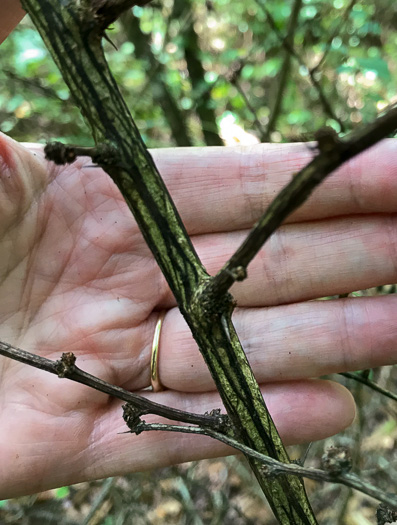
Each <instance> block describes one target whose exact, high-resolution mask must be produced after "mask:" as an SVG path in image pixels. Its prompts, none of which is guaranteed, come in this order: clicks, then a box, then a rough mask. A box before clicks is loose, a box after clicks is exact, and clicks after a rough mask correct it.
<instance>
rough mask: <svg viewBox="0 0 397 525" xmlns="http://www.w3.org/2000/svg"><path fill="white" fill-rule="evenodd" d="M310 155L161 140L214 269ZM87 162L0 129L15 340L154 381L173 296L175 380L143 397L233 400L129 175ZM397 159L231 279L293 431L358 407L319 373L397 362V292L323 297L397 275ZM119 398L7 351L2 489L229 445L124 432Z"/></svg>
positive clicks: (306, 430)
mask: <svg viewBox="0 0 397 525" xmlns="http://www.w3.org/2000/svg"><path fill="white" fill-rule="evenodd" d="M13 6H14V7H17V4H16V3H15V2H14V3H12V2H11V3H10V4H9V6H8V11H7V12H6V11H4V12H3V13H2V10H3V5H2V6H1V8H0V20H1V21H2V22H1V24H2V26H1V28H0V37H1V36H2V37H4V36H5V35H6V34H7V33H8V32H10V31H11V29H12V27H13V25H15V24H16V23H17V21H18V14H17V13H16V12H15V11H13ZM3 15H4V16H3ZM311 155H312V152H311V151H310V150H309V148H308V147H307V146H306V145H304V144H294V145H258V146H255V147H252V146H251V147H247V148H196V149H185V148H179V149H177V150H176V149H167V150H157V151H153V156H154V158H155V161H156V162H157V164H158V166H159V169H160V172H161V173H162V176H163V177H164V179H165V181H166V184H167V186H168V188H169V190H170V192H171V194H172V196H173V198H174V200H175V202H176V205H177V207H178V209H179V210H180V213H181V215H182V218H183V220H184V222H185V225H186V227H187V229H188V231H189V233H190V234H191V235H192V239H193V242H194V245H195V246H196V248H197V251H198V253H199V255H200V257H201V258H202V260H203V263H204V264H205V266H206V267H207V268H208V270H209V271H210V273H214V272H216V271H217V269H219V268H220V266H221V265H222V264H223V263H224V262H225V261H226V260H227V258H228V257H229V256H230V255H231V254H232V252H233V251H234V250H235V249H236V248H237V246H238V245H239V243H240V242H241V241H242V239H243V238H244V236H245V235H246V234H247V231H248V230H249V228H250V227H251V226H252V225H253V223H254V222H255V220H257V219H258V217H259V216H260V214H261V212H262V211H263V210H264V209H265V207H266V205H267V204H268V203H269V202H270V201H271V199H272V198H274V196H275V195H276V194H277V192H278V191H279V190H280V189H281V188H282V187H283V186H284V185H285V184H286V183H287V182H288V181H289V180H290V178H291V176H292V174H293V173H294V172H296V171H297V170H298V169H299V168H301V167H303V166H304V165H305V163H306V162H307V161H308V160H309V159H310V156H311ZM89 164H90V161H89V160H86V159H80V160H79V161H78V162H76V163H75V164H74V165H72V166H62V167H54V165H52V164H48V163H47V162H46V161H45V160H44V159H43V154H42V148H41V146H37V145H26V146H23V145H20V144H17V143H15V142H14V141H12V140H11V139H9V138H7V137H5V136H4V135H1V136H0V253H1V258H0V297H1V302H0V339H1V340H4V341H7V342H9V343H12V344H14V345H16V346H19V347H21V348H23V349H25V350H28V351H31V352H35V353H37V354H39V355H42V356H45V357H48V358H50V359H58V358H59V356H60V354H61V353H62V352H65V351H72V352H74V353H75V354H76V356H77V364H78V365H79V366H80V367H81V368H83V369H84V370H86V371H88V372H90V373H92V374H95V375H97V376H99V377H101V378H102V379H105V380H106V381H109V382H111V383H113V384H116V385H120V386H122V387H124V388H126V389H129V390H131V391H138V390H140V389H142V388H145V387H148V386H149V384H150V378H149V361H150V349H151V343H152V338H153V332H154V327H155V324H156V320H157V318H158V313H159V311H161V310H162V309H166V310H167V314H166V317H165V321H164V325H163V329H162V333H161V339H160V357H159V373H160V378H161V381H162V382H163V384H164V385H165V387H166V390H165V391H164V392H159V393H150V392H146V393H145V395H147V396H148V397H150V398H151V399H153V400H155V401H157V402H159V403H163V404H165V405H169V406H173V407H177V408H181V409H183V410H189V411H193V412H196V413H202V412H204V411H206V410H210V409H212V408H216V407H219V406H221V403H220V400H219V397H218V395H217V393H216V391H215V388H214V385H213V382H212V379H211V377H210V375H209V373H208V371H207V369H206V367H205V364H204V362H203V360H202V358H201V356H200V354H199V351H198V349H197V347H196V345H195V343H194V342H193V340H192V338H191V336H190V335H189V331H188V329H187V327H186V325H185V323H184V321H183V319H182V317H181V315H180V314H179V312H178V310H177V308H176V306H175V302H174V300H173V297H172V295H171V293H170V291H169V289H168V287H167V285H166V283H165V280H164V278H163V277H162V275H161V272H160V271H159V269H158V267H157V266H156V264H155V262H154V260H153V258H152V256H151V254H150V251H149V249H148V248H147V247H146V245H145V243H144V241H143V239H142V236H141V234H140V232H139V230H138V228H137V226H136V224H135V222H134V220H133V218H132V216H131V214H130V212H129V210H128V208H127V206H126V204H125V203H124V201H123V199H122V197H121V195H120V193H119V191H118V190H117V188H116V187H115V185H114V184H113V182H112V181H110V179H109V178H108V177H107V176H106V174H104V173H103V172H102V171H101V170H100V169H93V168H90V169H88V168H86V167H85V166H87V165H89ZM396 175H397V141H395V140H387V141H384V142H382V143H381V144H380V145H378V146H376V147H374V148H372V149H371V150H370V151H368V152H365V153H364V154H362V155H360V156H359V157H358V158H356V159H353V161H351V162H350V163H348V164H347V165H345V166H343V167H342V168H341V169H339V170H338V171H337V172H336V173H335V174H334V175H332V176H331V177H330V178H329V179H328V180H327V181H326V182H325V183H324V184H323V185H321V186H320V187H319V188H318V189H317V190H316V191H315V192H314V194H313V195H312V196H311V198H310V199H309V201H308V202H307V203H305V204H304V206H303V207H302V208H301V209H300V210H298V211H297V212H296V213H295V214H294V215H293V216H292V217H291V218H290V219H289V220H288V221H287V223H286V224H285V225H284V226H283V227H282V228H281V229H280V230H279V231H278V232H277V233H276V234H275V235H274V236H273V237H272V238H271V240H270V241H269V242H268V243H267V244H266V245H265V246H264V248H263V249H262V250H261V252H260V254H259V255H258V256H257V257H256V258H255V260H254V261H253V262H252V264H251V265H250V267H249V278H248V279H247V280H246V281H244V282H243V283H239V284H238V285H235V286H234V287H233V289H232V291H233V294H234V296H235V298H236V299H237V302H238V308H237V309H236V311H235V313H234V321H235V324H236V328H237V330H238V333H239V335H240V337H241V340H242V343H243V346H244V347H245V349H246V351H247V354H248V357H249V360H250V362H251V364H252V367H253V369H254V372H255V374H256V377H257V379H258V381H259V382H260V384H261V386H262V390H263V393H264V397H265V400H266V402H267V404H268V407H269V409H270V412H271V414H272V415H273V418H274V420H275V422H276V425H277V427H278V429H279V431H280V433H281V435H282V437H283V439H284V441H285V443H286V444H292V443H302V442H307V441H311V440H316V439H321V438H324V437H326V436H330V435H332V434H335V433H337V432H339V431H341V430H342V429H343V428H345V427H346V426H348V425H349V424H350V423H351V422H352V420H353V418H354V401H353V399H352V397H351V395H350V394H349V392H348V391H347V390H346V389H344V388H343V387H341V386H340V385H338V384H337V383H334V382H331V381H322V380H316V379H311V378H315V377H319V376H321V375H324V374H329V373H332V372H340V371H347V370H358V369H363V368H369V367H374V366H381V365H388V364H393V363H396V362H397V350H396V345H395V341H396V336H397V328H396V326H395V311H396V307H397V302H396V301H397V299H396V297H393V296H387V297H375V298H347V299H343V300H336V301H310V300H311V299H315V298H319V297H322V296H328V295H335V294H340V293H344V292H348V291H352V290H358V289H363V288H368V287H371V286H374V285H380V284H386V283H391V282H395V281H396V280H397V267H396V262H395V261H396V238H397V235H396V231H397V229H396V215H395V210H396V206H397V176H396ZM395 303H396V304H395ZM120 406H121V402H119V401H118V400H114V399H110V398H109V397H107V396H106V395H104V394H101V393H98V392H96V391H94V390H92V389H89V388H88V387H85V386H83V385H78V384H76V383H73V382H71V381H68V380H65V379H63V380H59V379H58V378H57V377H55V376H52V375H50V374H48V373H46V372H42V371H40V370H36V369H33V368H30V367H28V366H26V365H21V364H19V363H16V362H14V361H11V360H9V359H6V358H3V357H0V498H10V497H14V496H18V495H22V494H28V493H33V492H38V491H40V490H44V489H46V488H50V487H56V486H61V485H65V484H71V483H74V482H78V481H82V480H87V479H95V478H103V477H108V476H114V475H119V474H125V473H128V472H133V471H141V470H145V469H150V468H155V467H160V466H164V465H170V464H174V463H178V462H183V461H188V460H193V459H200V458H205V457H215V456H220V455H224V454H227V453H230V452H231V451H230V449H227V448H226V447H225V446H223V445H222V444H220V443H218V442H215V441H213V440H211V439H209V438H204V437H197V436H189V435H182V434H173V433H155V432H153V433H146V434H141V435H140V436H133V435H131V434H120V433H121V432H124V431H125V430H126V427H125V425H124V422H123V421H122V417H121V408H120ZM308 408H309V410H308ZM146 420H147V421H154V420H156V418H153V417H150V416H147V417H146Z"/></svg>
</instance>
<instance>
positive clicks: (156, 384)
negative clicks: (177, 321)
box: [150, 310, 166, 392]
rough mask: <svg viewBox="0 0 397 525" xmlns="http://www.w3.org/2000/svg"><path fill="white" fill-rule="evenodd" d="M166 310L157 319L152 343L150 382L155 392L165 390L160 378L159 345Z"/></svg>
mask: <svg viewBox="0 0 397 525" xmlns="http://www.w3.org/2000/svg"><path fill="white" fill-rule="evenodd" d="M165 314H166V312H165V310H163V311H162V312H160V315H159V317H158V319H157V323H156V327H155V329H154V336H153V343H152V355H151V358H150V382H151V384H152V390H153V392H161V390H164V387H163V385H162V384H161V381H160V378H159V343H160V334H161V327H162V325H163V321H164V317H165Z"/></svg>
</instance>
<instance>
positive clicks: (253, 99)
mask: <svg viewBox="0 0 397 525" xmlns="http://www.w3.org/2000/svg"><path fill="white" fill-rule="evenodd" d="M294 13H296V15H297V16H296V20H295V19H294V18H293V17H294ZM396 26H397V3H396V2H393V0H372V1H370V2H368V1H359V0H357V1H356V0H333V1H329V0H293V1H288V0H287V1H284V2H279V1H278V0H244V1H242V0H235V1H233V2H230V1H228V0H206V1H204V0H195V1H194V2H193V1H192V0H164V1H163V2H161V3H160V2H159V1H158V0H157V1H156V2H154V3H153V4H150V5H149V6H146V7H144V8H141V7H137V6H135V7H134V8H133V9H132V10H131V12H129V13H127V14H126V15H125V16H123V17H122V19H121V20H119V21H118V22H117V23H116V24H114V26H112V27H111V28H109V31H108V37H109V40H110V41H111V43H110V42H106V43H105V49H106V53H107V56H108V58H109V62H110V65H111V68H112V71H113V73H114V75H115V77H116V79H117V81H118V83H119V86H120V89H121V91H122V92H123V95H124V96H125V98H126V101H127V104H128V106H129V107H130V109H131V111H132V114H133V116H134V118H135V120H136V122H137V124H138V127H139V129H140V130H141V133H142V135H143V137H144V139H145V141H146V143H147V144H148V145H149V146H151V147H158V146H169V145H203V144H218V143H221V141H220V140H219V133H221V134H223V137H224V140H225V142H226V143H238V142H242V143H244V142H246V141H247V140H248V141H249V140H255V137H256V138H257V139H258V140H269V141H273V142H281V141H291V140H300V137H302V135H303V136H304V137H305V138H306V137H311V136H312V135H313V133H314V132H315V130H316V129H318V128H320V127H322V126H324V125H328V126H332V127H334V128H335V129H336V130H337V131H343V132H348V131H350V130H352V129H354V128H355V127H357V125H359V124H360V123H362V122H364V123H365V122H369V121H370V120H371V119H373V118H374V117H375V115H376V114H377V113H379V112H380V111H382V109H384V108H385V107H386V106H387V105H388V104H390V103H393V102H396V101H397V96H396V89H395V86H396V85H397V82H396V80H397V64H396V62H395V56H396V53H397V33H396V31H395V29H396ZM0 60H1V64H2V68H1V71H0V86H1V87H0V129H1V131H3V132H6V133H8V134H9V135H11V136H12V137H14V138H16V139H18V140H21V141H46V140H48V139H62V140H65V141H67V142H70V143H79V144H81V145H86V144H90V143H92V140H91V137H90V134H89V130H88V129H87V127H86V125H85V123H84V121H83V119H82V118H81V117H80V115H79V112H78V111H77V110H76V108H75V107H74V106H73V102H72V101H71V100H70V97H69V93H68V90H67V88H66V86H65V84H64V83H63V81H62V79H61V77H60V75H59V73H58V71H57V69H56V67H55V66H54V64H53V62H52V60H51V59H50V57H49V56H48V53H47V51H46V49H45V47H44V45H43V43H42V42H41V40H40V38H39V36H38V35H37V33H36V32H35V30H34V29H33V28H32V25H31V23H30V21H29V20H28V19H27V18H26V19H25V20H24V22H23V23H22V24H20V26H19V27H18V28H17V29H16V30H15V31H14V32H13V33H12V35H11V36H10V37H9V38H8V39H7V40H6V41H5V42H4V43H3V44H2V46H1V47H0ZM241 129H244V130H245V131H246V132H249V135H248V133H244V132H243V134H240V133H239V132H238V130H241Z"/></svg>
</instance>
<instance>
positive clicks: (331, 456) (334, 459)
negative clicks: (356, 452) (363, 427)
mask: <svg viewBox="0 0 397 525" xmlns="http://www.w3.org/2000/svg"><path fill="white" fill-rule="evenodd" d="M321 466H322V468H323V469H324V470H326V471H327V472H329V474H332V475H333V476H340V475H341V474H345V473H346V472H349V471H350V470H351V467H352V465H351V456H350V451H349V449H348V448H347V447H331V448H329V449H328V450H327V451H326V452H325V454H324V455H323V456H322V458H321Z"/></svg>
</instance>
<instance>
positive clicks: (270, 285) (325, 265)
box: [159, 215, 397, 308]
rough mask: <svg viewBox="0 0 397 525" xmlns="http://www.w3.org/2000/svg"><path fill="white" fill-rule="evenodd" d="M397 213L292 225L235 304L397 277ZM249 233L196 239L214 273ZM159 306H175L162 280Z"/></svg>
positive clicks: (283, 299)
mask: <svg viewBox="0 0 397 525" xmlns="http://www.w3.org/2000/svg"><path fill="white" fill-rule="evenodd" d="M396 232H397V216H396V215H367V216H357V217H353V218H352V217H344V218H338V219H329V220H327V221H313V222H308V223H299V224H290V225H286V226H283V227H281V228H280V229H279V230H278V231H277V232H275V233H274V235H273V236H272V237H271V239H269V241H268V242H267V243H266V245H265V246H264V247H263V248H262V249H261V250H260V252H259V253H258V255H257V256H256V257H255V258H254V259H253V261H252V263H251V264H250V265H249V267H248V278H247V279H246V280H245V281H244V282H242V283H236V284H235V285H234V287H233V288H232V294H233V295H234V297H235V299H236V300H237V304H238V305H239V306H272V305H279V304H285V303H290V302H296V301H304V300H308V299H315V298H318V297H325V296H329V295H337V294H341V293H346V292H352V291H354V290H363V289H366V288H370V287H372V286H378V285H381V284H390V283H393V282H395V281H396V280H397V267H396V264H395V261H396V251H397V233H396ZM246 235H247V232H241V231H240V232H230V233H228V234H212V235H200V236H195V237H194V245H195V247H196V250H197V252H198V254H199V256H200V258H201V260H202V261H203V264H204V265H205V267H206V268H207V271H208V272H209V273H210V274H212V275H214V274H215V273H216V272H217V271H218V270H219V269H220V268H221V267H222V266H223V264H225V262H226V261H227V260H228V259H229V258H230V257H231V255H232V254H233V253H234V251H235V250H236V249H237V247H238V246H239V245H240V244H241V243H242V242H243V240H244V238H245V237H246ZM163 290H164V291H163V293H162V294H160V295H159V299H160V308H164V307H170V306H174V305H175V299H174V297H173V295H172V293H171V291H170V290H169V288H168V286H167V283H166V282H165V279H163Z"/></svg>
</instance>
